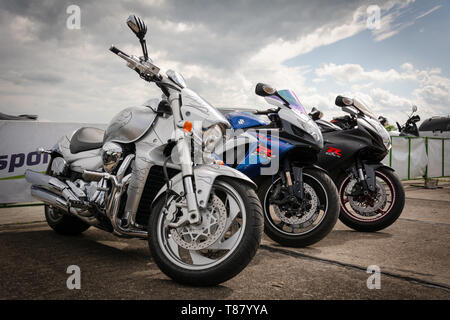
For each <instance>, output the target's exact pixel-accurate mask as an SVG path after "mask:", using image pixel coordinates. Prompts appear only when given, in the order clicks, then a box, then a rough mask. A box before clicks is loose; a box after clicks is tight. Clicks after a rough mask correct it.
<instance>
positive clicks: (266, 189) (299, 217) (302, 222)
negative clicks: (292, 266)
mask: <svg viewBox="0 0 450 320" xmlns="http://www.w3.org/2000/svg"><path fill="white" fill-rule="evenodd" d="M303 192H304V199H303V200H301V205H300V206H299V205H297V204H291V203H289V202H288V203H284V204H281V203H282V202H283V199H286V198H287V196H288V191H287V187H286V186H284V185H283V182H282V180H281V178H280V177H277V178H275V179H273V178H272V177H271V176H269V177H267V178H266V179H265V180H264V181H263V183H262V185H261V187H260V188H259V189H258V196H259V198H260V200H261V203H262V205H263V211H264V232H265V233H266V235H267V236H269V238H271V239H272V240H274V241H276V242H278V243H279V244H281V245H283V246H288V247H306V246H310V245H312V244H314V243H316V242H318V241H320V240H322V239H323V238H324V237H325V236H326V235H327V234H328V233H330V232H331V230H332V229H333V227H334V225H335V224H336V222H337V219H338V216H339V200H338V193H337V190H336V186H335V185H334V182H333V181H332V180H331V178H330V177H329V176H328V175H327V174H325V173H324V172H322V171H319V170H314V169H305V170H303Z"/></svg>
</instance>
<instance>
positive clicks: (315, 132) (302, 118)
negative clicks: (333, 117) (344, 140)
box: [292, 109, 323, 148]
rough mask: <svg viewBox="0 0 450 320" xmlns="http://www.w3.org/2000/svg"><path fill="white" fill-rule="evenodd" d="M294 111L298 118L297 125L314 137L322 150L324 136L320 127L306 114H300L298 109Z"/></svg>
mask: <svg viewBox="0 0 450 320" xmlns="http://www.w3.org/2000/svg"><path fill="white" fill-rule="evenodd" d="M292 111H294V112H295V113H296V115H297V117H298V118H297V122H296V123H295V124H296V125H297V126H298V127H299V128H301V129H302V130H303V131H306V132H307V133H308V134H309V135H310V136H311V137H313V139H314V140H315V141H316V142H317V145H318V146H319V147H320V148H323V136H322V132H321V131H320V128H319V126H318V125H317V124H316V123H315V122H314V121H313V120H312V119H311V118H310V117H308V116H307V115H306V114H303V113H301V112H299V111H298V110H297V109H292Z"/></svg>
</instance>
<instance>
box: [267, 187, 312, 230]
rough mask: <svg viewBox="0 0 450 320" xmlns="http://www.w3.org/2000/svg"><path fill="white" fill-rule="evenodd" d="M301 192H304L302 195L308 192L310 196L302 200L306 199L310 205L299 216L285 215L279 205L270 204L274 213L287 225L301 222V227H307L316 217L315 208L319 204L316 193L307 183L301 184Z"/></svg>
mask: <svg viewBox="0 0 450 320" xmlns="http://www.w3.org/2000/svg"><path fill="white" fill-rule="evenodd" d="M303 192H304V195H307V194H308V195H309V196H310V197H311V199H308V200H305V199H304V200H303V201H308V203H309V205H310V206H311V207H310V208H309V209H308V210H306V211H304V212H302V213H303V215H302V216H300V217H299V216H296V215H294V216H291V217H287V216H286V214H285V212H284V211H282V210H280V207H279V206H276V205H272V206H273V209H274V211H275V214H276V215H277V217H278V218H279V219H280V220H281V221H283V222H284V223H287V224H289V225H302V224H303V225H302V226H301V227H307V226H308V225H310V224H311V223H312V221H314V220H315V219H316V217H317V215H318V213H317V211H318V210H317V208H318V206H319V198H318V197H317V194H316V192H315V191H314V189H313V188H312V187H311V186H310V185H308V184H304V185H303ZM299 210H300V209H299ZM310 220H311V223H309V222H310Z"/></svg>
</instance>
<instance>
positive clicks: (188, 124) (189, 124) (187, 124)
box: [183, 121, 192, 132]
mask: <svg viewBox="0 0 450 320" xmlns="http://www.w3.org/2000/svg"><path fill="white" fill-rule="evenodd" d="M183 130H184V131H186V132H191V131H192V122H190V121H185V122H184V124H183Z"/></svg>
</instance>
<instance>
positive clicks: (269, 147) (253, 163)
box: [236, 132, 294, 179]
mask: <svg viewBox="0 0 450 320" xmlns="http://www.w3.org/2000/svg"><path fill="white" fill-rule="evenodd" d="M249 133H250V134H251V135H253V136H254V137H256V138H257V139H258V142H257V143H252V144H251V145H250V146H249V150H248V153H247V154H246V156H245V158H244V159H243V160H242V161H241V162H240V163H239V164H238V166H237V167H236V169H237V170H239V171H241V172H242V173H244V174H245V175H247V176H248V177H250V178H251V179H253V178H255V177H256V176H259V175H260V174H261V168H262V167H266V168H267V167H272V168H273V166H272V165H271V161H276V162H278V163H279V161H280V160H281V159H282V158H283V156H284V155H285V154H286V152H287V151H289V150H290V149H292V148H293V147H294V146H293V145H292V144H290V143H288V142H286V141H283V140H281V139H275V140H274V139H273V138H271V137H269V138H268V137H267V135H266V134H264V133H256V132H249ZM269 155H270V156H269ZM276 171H278V170H276ZM275 173H276V172H274V173H273V174H275Z"/></svg>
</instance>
